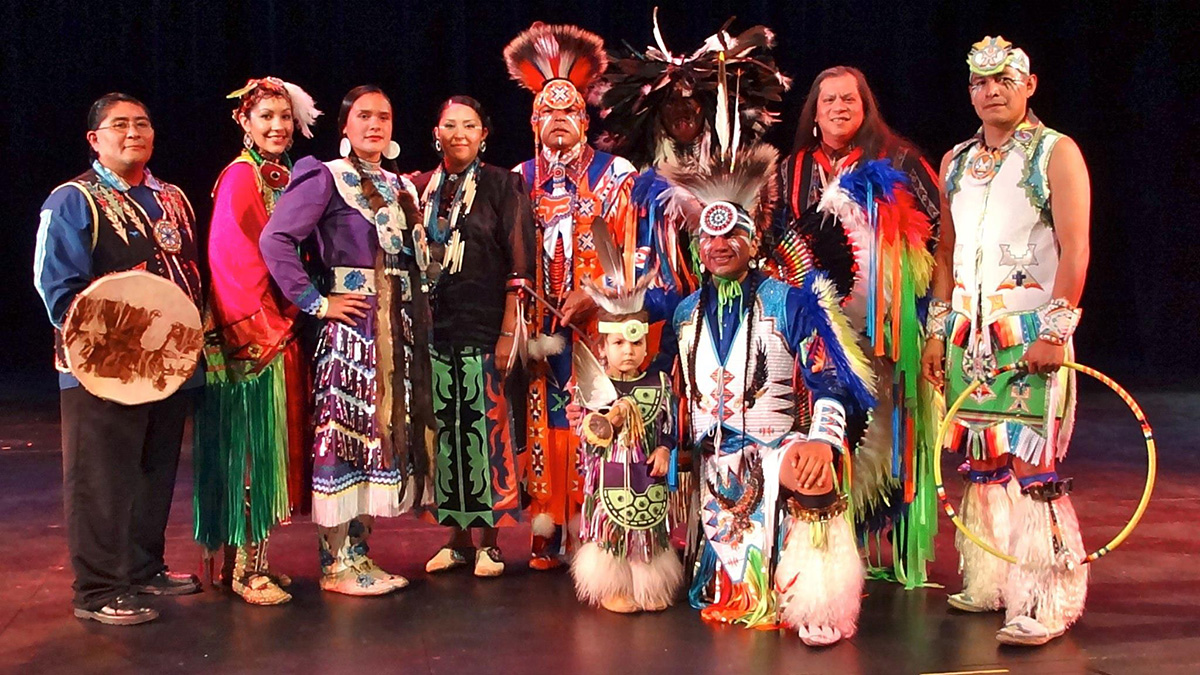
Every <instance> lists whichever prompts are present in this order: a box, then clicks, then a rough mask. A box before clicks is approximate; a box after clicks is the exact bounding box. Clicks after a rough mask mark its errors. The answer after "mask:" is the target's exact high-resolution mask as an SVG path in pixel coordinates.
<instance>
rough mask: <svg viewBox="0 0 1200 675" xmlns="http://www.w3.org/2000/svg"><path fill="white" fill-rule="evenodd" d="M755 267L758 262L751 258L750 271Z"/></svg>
mask: <svg viewBox="0 0 1200 675" xmlns="http://www.w3.org/2000/svg"><path fill="white" fill-rule="evenodd" d="M757 267H758V260H757V259H756V258H751V259H750V269H756V268H757Z"/></svg>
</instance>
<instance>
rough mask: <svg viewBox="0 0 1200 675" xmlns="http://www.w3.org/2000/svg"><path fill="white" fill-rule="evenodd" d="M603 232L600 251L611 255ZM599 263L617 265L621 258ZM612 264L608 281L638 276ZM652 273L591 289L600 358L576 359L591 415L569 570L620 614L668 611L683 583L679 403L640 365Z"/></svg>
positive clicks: (662, 378)
mask: <svg viewBox="0 0 1200 675" xmlns="http://www.w3.org/2000/svg"><path fill="white" fill-rule="evenodd" d="M593 228H594V229H596V228H597V225H593ZM599 229H600V230H601V231H599V232H596V234H598V235H599V236H597V240H598V245H597V248H598V249H599V250H600V251H601V252H603V251H605V250H612V249H610V248H609V247H608V245H607V241H606V237H605V236H604V234H603V233H602V231H603V225H602V224H601V225H600V227H599ZM600 257H601V260H602V261H605V260H606V259H607V260H609V261H612V263H613V265H612V267H614V268H616V269H619V268H617V267H616V264H617V263H616V261H617V260H619V258H615V257H613V256H608V257H607V258H606V256H605V255H604V254H603V253H601V256H600ZM605 267H606V273H607V276H608V278H609V279H610V280H613V279H614V278H617V279H620V276H624V281H626V282H628V280H629V279H632V277H633V274H632V270H631V271H630V274H628V275H621V273H620V272H618V271H616V269H612V270H610V269H608V268H609V265H605ZM618 275H620V276H618ZM654 277H655V275H653V274H648V275H646V276H644V277H643V278H642V281H641V282H639V283H638V284H636V285H634V286H632V287H630V286H624V287H622V286H621V281H617V282H616V285H617V288H616V290H613V289H611V288H600V287H597V286H595V285H593V284H591V283H586V284H585V285H584V288H585V290H586V291H587V292H588V293H589V295H591V296H592V298H593V299H594V300H595V301H596V304H597V305H598V306H599V307H600V309H601V311H600V315H599V321H598V322H597V324H596V332H597V333H598V336H597V337H598V341H597V347H598V351H599V354H600V357H601V361H597V360H596V358H595V357H594V356H593V354H592V352H590V351H588V350H586V349H578V350H576V352H575V354H574V355H573V360H574V372H575V379H576V389H577V397H578V400H579V403H580V405H581V406H582V407H583V408H584V409H585V410H587V411H589V412H587V413H586V414H585V415H584V417H583V423H582V429H581V432H580V452H579V456H580V457H581V463H582V465H583V470H582V473H583V490H584V498H583V510H582V513H581V515H580V521H581V522H580V528H579V538H580V542H581V546H580V548H579V550H578V552H577V553H576V555H575V557H574V559H573V560H572V563H571V574H572V576H573V577H574V578H575V592H576V594H577V595H578V596H579V599H580V600H581V601H582V602H586V603H587V604H589V605H593V606H595V605H599V606H601V607H603V608H604V609H607V610H609V611H611V612H619V613H623V614H627V613H634V612H644V611H650V612H654V611H660V610H663V609H666V608H667V607H668V606H669V605H671V604H672V602H673V601H674V599H675V595H676V593H677V592H678V590H679V587H680V586H681V585H682V583H683V565H682V564H681V563H680V561H679V558H678V556H677V555H676V553H675V551H674V550H673V549H672V548H671V541H670V532H671V526H672V523H670V522H668V520H669V519H668V508H667V496H668V494H669V491H670V490H672V489H675V487H676V485H677V483H676V478H677V476H676V472H675V471H674V470H673V468H674V467H675V466H676V460H677V444H676V438H677V435H676V429H675V419H676V411H677V405H678V401H677V399H676V397H675V395H674V393H673V392H672V391H671V387H670V384H669V381H668V378H667V376H666V375H665V374H663V373H661V372H656V371H651V372H646V370H644V369H643V364H644V363H645V361H646V354H647V340H646V336H647V333H648V332H649V329H650V326H649V324H648V323H647V319H648V314H647V312H645V311H643V309H642V300H643V297H644V295H645V291H646V288H647V286H648V285H649V283H648V282H649V281H650V280H652V279H653V278H654Z"/></svg>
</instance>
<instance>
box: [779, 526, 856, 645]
mask: <svg viewBox="0 0 1200 675" xmlns="http://www.w3.org/2000/svg"><path fill="white" fill-rule="evenodd" d="M787 527H788V533H787V538H786V539H785V540H784V542H783V550H782V551H780V553H779V565H778V567H777V568H776V570H775V587H776V589H778V591H779V603H780V617H781V618H782V619H783V622H784V624H786V625H787V626H788V627H789V628H793V629H796V628H799V627H801V626H811V627H814V628H816V627H828V628H836V629H837V630H838V631H839V632H840V633H841V636H842V637H843V638H848V637H851V636H852V635H854V631H855V630H856V629H857V626H858V613H859V610H860V609H862V589H863V580H864V577H865V575H866V571H865V569H864V568H863V561H862V558H860V557H859V556H858V547H857V545H856V544H855V540H854V530H853V528H852V527H851V526H850V521H849V520H847V518H846V516H845V515H844V514H843V515H840V516H837V517H834V518H831V519H830V520H828V521H826V522H824V523H807V522H804V521H801V520H799V519H797V518H788V520H787ZM818 528H825V530H826V532H825V542H824V545H823V546H819V545H817V544H814V538H815V539H817V540H818V542H819V539H820V534H819V532H814V530H818ZM814 535H816V536H814Z"/></svg>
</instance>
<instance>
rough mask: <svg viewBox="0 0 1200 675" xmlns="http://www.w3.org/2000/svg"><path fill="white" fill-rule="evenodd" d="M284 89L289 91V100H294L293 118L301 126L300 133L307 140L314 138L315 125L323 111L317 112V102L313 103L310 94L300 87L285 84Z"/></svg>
mask: <svg viewBox="0 0 1200 675" xmlns="http://www.w3.org/2000/svg"><path fill="white" fill-rule="evenodd" d="M283 88H284V89H286V90H287V93H288V98H290V99H291V100H292V117H293V118H295V120H296V124H298V125H299V126H300V133H302V134H304V137H305V138H312V137H313V132H312V127H313V124H315V123H316V121H317V118H318V117H320V116H321V115H322V113H321V111H320V110H317V104H316V101H313V97H312V96H309V94H308V92H307V91H304V90H303V89H301V88H300V86H299V85H296V84H292V83H291V82H284V83H283Z"/></svg>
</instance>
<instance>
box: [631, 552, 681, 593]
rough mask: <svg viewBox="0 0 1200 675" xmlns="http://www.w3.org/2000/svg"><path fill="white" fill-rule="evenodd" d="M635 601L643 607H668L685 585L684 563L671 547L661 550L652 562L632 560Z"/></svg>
mask: <svg viewBox="0 0 1200 675" xmlns="http://www.w3.org/2000/svg"><path fill="white" fill-rule="evenodd" d="M629 567H630V571H631V572H632V574H633V601H634V602H636V603H637V604H638V605H640V606H641V607H667V606H669V605H672V604H674V602H675V594H676V593H678V592H679V587H680V586H682V585H683V563H681V562H679V556H677V555H675V551H672V550H670V549H668V550H666V551H659V552H658V554H657V555H655V556H654V558H653V559H651V560H650V562H648V563H645V562H638V561H630V563H629Z"/></svg>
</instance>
